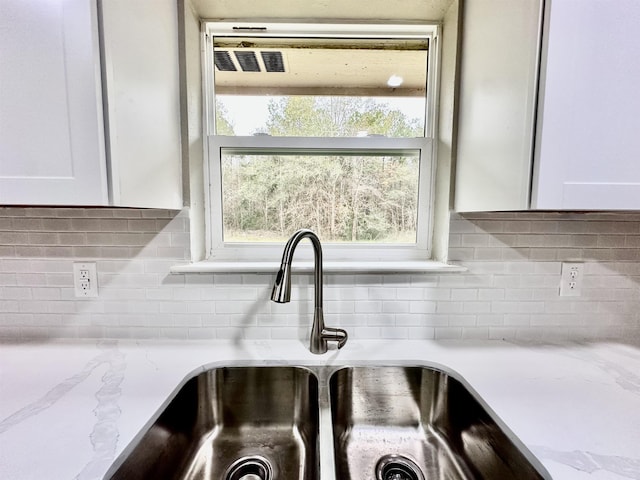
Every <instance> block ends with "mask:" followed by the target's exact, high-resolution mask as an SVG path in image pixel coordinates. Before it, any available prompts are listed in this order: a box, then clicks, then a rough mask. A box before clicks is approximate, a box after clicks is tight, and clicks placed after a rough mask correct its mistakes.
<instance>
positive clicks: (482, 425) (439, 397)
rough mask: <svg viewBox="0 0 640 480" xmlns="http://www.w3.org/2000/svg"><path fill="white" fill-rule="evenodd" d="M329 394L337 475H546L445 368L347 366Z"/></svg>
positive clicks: (503, 478)
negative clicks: (443, 369) (535, 466)
mask: <svg viewBox="0 0 640 480" xmlns="http://www.w3.org/2000/svg"><path fill="white" fill-rule="evenodd" d="M330 394H331V411H332V418H333V427H334V431H333V446H334V457H335V476H336V478H337V479H340V480H360V479H362V480H365V479H366V480H371V479H376V480H410V479H413V480H433V479H447V480H453V479H491V480H509V479H518V480H527V479H542V478H548V477H547V476H548V474H546V473H545V476H542V475H541V474H540V473H539V472H538V470H537V469H536V468H534V466H533V465H532V461H533V459H528V458H527V456H526V455H525V454H524V453H523V452H524V450H525V449H524V447H523V446H522V445H519V446H518V445H516V442H517V440H515V439H514V438H510V435H509V433H508V431H507V429H506V427H504V426H500V425H498V423H497V421H496V420H494V418H493V417H492V416H490V415H489V413H488V411H487V409H486V408H485V407H484V406H483V405H482V403H481V402H480V401H479V400H478V399H477V398H476V397H475V395H474V394H472V393H471V391H470V390H469V389H468V388H466V387H465V386H464V385H463V383H462V382H461V381H459V380H457V379H456V378H453V377H452V376H451V375H449V374H448V373H446V372H444V371H441V370H438V369H436V368H428V367H400V366H399V367H370V366H363V367H345V368H342V369H340V370H337V371H336V372H334V373H333V374H332V376H331V378H330ZM538 468H539V469H541V471H544V469H543V468H542V467H541V466H539V467H538Z"/></svg>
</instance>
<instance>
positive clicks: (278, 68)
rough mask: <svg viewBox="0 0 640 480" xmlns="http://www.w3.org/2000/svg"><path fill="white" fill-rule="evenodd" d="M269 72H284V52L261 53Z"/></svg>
mask: <svg viewBox="0 0 640 480" xmlns="http://www.w3.org/2000/svg"><path fill="white" fill-rule="evenodd" d="M260 55H261V56H262V61H263V62H264V68H266V70H267V72H284V60H283V59H282V52H260Z"/></svg>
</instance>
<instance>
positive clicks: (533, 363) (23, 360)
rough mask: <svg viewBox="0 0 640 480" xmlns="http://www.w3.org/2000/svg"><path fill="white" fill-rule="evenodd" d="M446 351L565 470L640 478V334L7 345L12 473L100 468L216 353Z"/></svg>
mask: <svg viewBox="0 0 640 480" xmlns="http://www.w3.org/2000/svg"><path fill="white" fill-rule="evenodd" d="M362 360H366V361H375V362H377V363H379V364H385V362H389V361H404V360H407V361H415V362H416V363H436V364H440V365H444V366H446V367H448V368H450V369H453V370H455V371H457V372H458V373H459V374H460V375H462V376H463V377H464V378H465V380H466V381H467V382H468V383H469V384H470V385H471V386H472V387H473V388H474V389H475V390H476V391H477V392H478V393H479V394H480V395H481V396H482V398H483V399H484V400H485V401H486V403H487V404H488V405H489V406H490V407H491V408H492V409H493V410H494V411H495V412H496V413H497V415H498V416H499V417H500V418H501V419H502V420H503V421H504V423H506V424H507V425H508V426H509V428H510V429H511V430H512V431H513V432H514V433H515V434H516V435H517V436H518V438H519V439H520V440H521V441H522V442H523V443H524V444H525V445H527V446H528V448H529V449H530V450H531V452H533V453H534V454H535V456H536V457H537V458H538V459H539V460H540V461H541V462H542V464H543V465H544V466H545V467H546V469H547V470H548V471H549V473H550V474H551V475H552V476H553V478H554V479H567V480H573V479H575V480H586V479H591V480H604V479H607V480H619V479H638V480H640V346H632V345H623V344H616V343H591V344H558V345H531V344H513V343H507V342H499V341H493V342H428V341H416V342H407V341H401V342H400V341H398V342H389V341H385V342H382V341H360V342H356V341H350V342H349V343H348V344H347V345H346V347H345V348H344V349H342V350H340V351H330V352H329V353H327V354H325V355H321V356H317V355H312V354H311V353H309V351H308V350H307V348H306V345H304V344H302V343H300V342H297V341H253V342H250V341H247V342H242V343H234V342H229V341H211V342H195V341H194V342H151V341H137V342H136V341H100V342H89V341H86V342H80V341H77V342H71V341H56V342H48V343H23V344H7V343H5V344H2V345H1V346H0V478H3V479H8V480H9V479H11V480H13V479H16V480H22V479H25V480H26V479H38V480H41V479H81V480H88V479H99V478H102V476H103V475H104V474H105V472H106V471H107V469H108V468H109V465H110V464H111V463H112V462H113V460H114V459H115V457H116V456H117V455H119V454H120V452H121V451H122V450H123V449H124V447H125V446H126V445H127V444H128V443H129V442H130V441H131V439H132V438H133V437H134V436H135V435H136V433H138V431H139V430H140V429H141V428H142V427H143V426H144V425H145V423H146V422H147V421H148V420H149V418H151V416H152V415H153V414H154V412H155V411H156V410H157V409H158V407H160V405H161V404H162V403H163V402H164V401H165V400H166V398H167V396H168V395H169V394H170V393H171V392H172V391H173V390H174V388H175V387H176V386H177V385H178V384H179V383H180V382H181V381H182V379H183V378H184V377H185V376H186V375H187V374H189V373H190V372H191V371H193V370H194V369H196V368H197V367H200V366H202V365H204V364H209V363H217V362H220V363H222V364H225V363H229V364H231V363H233V362H238V361H264V362H266V363H269V364H274V363H290V364H301V365H317V364H319V365H324V364H331V365H342V364H348V363H349V362H353V361H362Z"/></svg>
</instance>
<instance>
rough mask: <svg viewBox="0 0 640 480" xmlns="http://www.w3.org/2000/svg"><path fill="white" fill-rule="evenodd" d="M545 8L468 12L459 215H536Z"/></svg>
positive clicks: (516, 5)
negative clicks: (532, 198)
mask: <svg viewBox="0 0 640 480" xmlns="http://www.w3.org/2000/svg"><path fill="white" fill-rule="evenodd" d="M541 3H542V2H541V0H517V1H514V0H472V1H470V2H466V3H465V5H464V9H463V12H464V13H463V15H464V19H463V22H462V48H461V55H462V58H461V62H460V97H459V98H460V100H459V114H458V139H457V159H456V179H455V182H456V183H455V185H456V192H455V202H454V208H455V210H456V211H459V212H469V211H486V210H524V209H527V208H528V207H529V193H530V182H531V161H532V156H533V129H534V125H535V121H534V119H535V100H536V89H537V71H538V64H539V59H538V55H539V46H540V28H541V24H542V5H541Z"/></svg>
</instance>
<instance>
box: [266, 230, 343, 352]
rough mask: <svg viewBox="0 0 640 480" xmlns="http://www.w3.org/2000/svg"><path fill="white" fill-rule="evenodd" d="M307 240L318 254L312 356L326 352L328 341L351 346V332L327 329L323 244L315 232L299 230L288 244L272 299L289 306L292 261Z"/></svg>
mask: <svg viewBox="0 0 640 480" xmlns="http://www.w3.org/2000/svg"><path fill="white" fill-rule="evenodd" d="M303 238H308V239H309V240H311V244H312V245H313V254H314V255H313V258H314V267H313V279H314V309H313V325H312V326H311V341H310V345H309V350H311V353H317V354H320V353H326V351H327V349H328V347H327V343H328V342H338V348H342V347H344V344H345V343H347V332H346V331H345V330H343V329H341V328H331V327H325V326H324V316H323V314H322V245H320V239H319V238H318V236H317V235H316V234H315V233H313V232H312V231H311V230H307V229H301V230H298V231H297V232H295V233H294V234H293V235H292V236H291V238H290V239H289V241H288V242H287V244H286V245H285V247H284V253H283V254H282V263H281V265H280V270H279V271H278V275H277V276H276V281H275V284H274V285H273V291H272V292H271V300H273V301H274V302H277V303H287V302H289V301H290V300H291V261H292V260H293V252H294V251H295V249H296V247H297V246H298V243H300V240H302V239H303Z"/></svg>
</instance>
